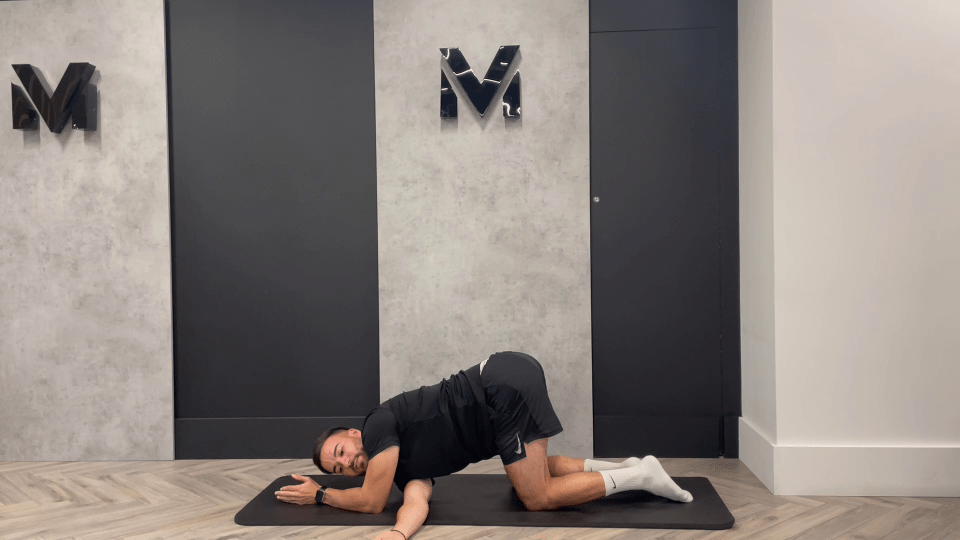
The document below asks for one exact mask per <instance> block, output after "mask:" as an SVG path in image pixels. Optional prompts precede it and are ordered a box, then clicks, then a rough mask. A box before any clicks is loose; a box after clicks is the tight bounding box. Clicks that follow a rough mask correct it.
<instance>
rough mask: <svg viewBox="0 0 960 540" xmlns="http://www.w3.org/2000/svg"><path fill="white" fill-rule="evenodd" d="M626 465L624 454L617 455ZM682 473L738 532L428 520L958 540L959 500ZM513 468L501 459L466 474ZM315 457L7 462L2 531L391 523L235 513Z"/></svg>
mask: <svg viewBox="0 0 960 540" xmlns="http://www.w3.org/2000/svg"><path fill="white" fill-rule="evenodd" d="M617 461H619V460H617ZM661 462H662V463H663V465H664V468H665V469H666V470H667V472H668V473H670V474H671V475H672V476H705V477H707V478H709V479H710V481H711V482H713V485H714V486H715V487H716V489H717V492H718V493H719V494H720V496H721V497H722V498H723V500H724V502H725V503H726V504H727V507H728V508H730V511H731V512H732V513H733V515H734V516H735V517H736V518H737V523H736V525H735V526H734V528H733V529H731V530H727V531H688V530H654V529H642V530H633V529H595V528H591V529H573V528H552V527H551V528H529V527H450V526H443V527H440V526H426V527H424V528H423V529H421V531H420V532H419V533H418V534H417V535H416V536H414V538H415V539H417V540H428V539H441V538H442V539H448V538H449V539H464V540H471V539H497V540H508V539H509V540H546V539H574V538H576V539H584V540H612V539H620V540H623V539H653V538H656V539H663V540H667V539H670V540H706V539H723V540H735V539H736V540H745V539H751V540H753V539H757V540H759V539H762V540H781V539H782V540H787V539H789V540H879V539H881V538H882V539H883V540H947V539H960V499H958V498H902V497H775V496H773V495H771V494H770V492H769V491H768V490H767V489H766V488H765V487H764V486H763V485H762V484H761V483H760V481H759V480H757V478H756V477H755V476H754V475H753V474H752V473H751V472H750V471H749V470H748V469H747V468H746V467H745V466H744V465H743V464H742V463H741V462H740V461H739V460H735V459H663V460H661ZM463 472H464V473H474V474H484V473H489V474H503V467H502V466H501V464H500V461H499V459H493V460H489V461H485V462H482V463H477V464H475V465H471V466H470V467H468V468H467V469H465V470H464V471H463ZM292 473H299V474H315V468H314V467H313V464H312V463H311V462H310V461H309V460H219V461H154V462H130V461H127V462H96V463H87V462H81V463H33V462H7V463H4V462H0V538H3V539H5V540H21V539H22V540H32V539H43V540H52V539H88V540H93V539H111V540H112V539H136V540H155V539H173V538H175V539H185V540H186V539H203V540H211V539H220V540H228V539H255V538H265V539H275V538H278V539H301V538H323V539H329V540H348V539H354V538H356V539H371V538H374V537H375V536H376V535H377V534H378V533H379V532H380V531H382V530H384V528H383V527H241V526H238V525H235V524H234V523H233V516H234V514H236V513H237V512H238V511H239V510H240V509H241V508H242V507H243V506H244V505H245V504H246V503H247V502H249V501H250V500H251V499H252V498H253V497H254V496H255V495H256V494H258V493H259V492H260V491H261V490H262V489H263V488H264V487H266V486H267V485H268V484H269V483H270V482H272V481H273V480H275V479H276V478H277V477H279V476H283V475H287V474H292Z"/></svg>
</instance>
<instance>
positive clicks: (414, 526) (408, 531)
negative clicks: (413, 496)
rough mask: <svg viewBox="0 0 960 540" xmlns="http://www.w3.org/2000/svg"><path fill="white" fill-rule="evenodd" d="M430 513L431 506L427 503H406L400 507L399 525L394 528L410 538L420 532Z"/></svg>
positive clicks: (398, 514) (398, 513)
mask: <svg viewBox="0 0 960 540" xmlns="http://www.w3.org/2000/svg"><path fill="white" fill-rule="evenodd" d="M429 512H430V505H429V504H428V503H426V502H423V501H417V502H414V503H411V502H404V503H403V504H402V505H400V510H398V511H397V525H396V526H395V527H393V528H394V529H397V530H399V531H400V532H402V533H403V534H404V536H406V537H407V538H410V537H411V536H413V534H414V533H416V532H417V531H418V530H420V526H421V525H423V522H424V521H426V519H427V514H428V513H429Z"/></svg>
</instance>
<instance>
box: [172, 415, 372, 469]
mask: <svg viewBox="0 0 960 540" xmlns="http://www.w3.org/2000/svg"><path fill="white" fill-rule="evenodd" d="M363 419H364V417H363V416H342V417H329V416H327V417H316V418H177V419H176V420H175V421H174V441H175V444H174V447H175V454H174V455H175V458H176V459H311V458H312V456H311V452H312V451H313V443H314V441H316V439H317V437H319V436H320V435H321V434H322V433H323V432H324V431H326V430H328V429H330V428H334V427H341V426H342V427H348V428H357V429H360V428H361V427H362V426H363Z"/></svg>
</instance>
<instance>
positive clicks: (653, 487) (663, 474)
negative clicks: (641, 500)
mask: <svg viewBox="0 0 960 540" xmlns="http://www.w3.org/2000/svg"><path fill="white" fill-rule="evenodd" d="M637 468H639V469H640V475H641V476H643V477H644V478H645V480H646V481H645V482H644V484H645V485H644V487H642V488H641V489H643V490H645V491H649V492H650V493H653V494H654V495H659V496H661V497H666V498H668V499H670V500H673V501H678V502H683V503H688V502H692V501H693V495H691V494H690V492H689V491H685V490H683V489H680V486H678V485H677V483H676V482H674V481H673V479H672V478H670V475H669V474H667V471H665V470H663V466H662V465H660V462H659V461H658V460H657V458H655V457H653V456H647V457H645V458H643V459H642V460H640V465H638V466H637Z"/></svg>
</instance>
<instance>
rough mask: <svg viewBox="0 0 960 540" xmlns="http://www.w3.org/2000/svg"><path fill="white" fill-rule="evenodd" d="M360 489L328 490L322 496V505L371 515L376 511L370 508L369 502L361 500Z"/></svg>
mask: <svg viewBox="0 0 960 540" xmlns="http://www.w3.org/2000/svg"><path fill="white" fill-rule="evenodd" d="M361 489H362V488H358V487H355V488H350V489H332V488H328V489H327V491H326V493H324V495H323V504H329V505H330V506H333V507H335V508H343V509H344V510H350V511H353V512H363V513H364V514H372V513H374V511H376V509H375V508H373V507H372V506H370V502H369V501H367V500H365V499H364V498H363V494H362V493H361V492H360V490H361Z"/></svg>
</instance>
